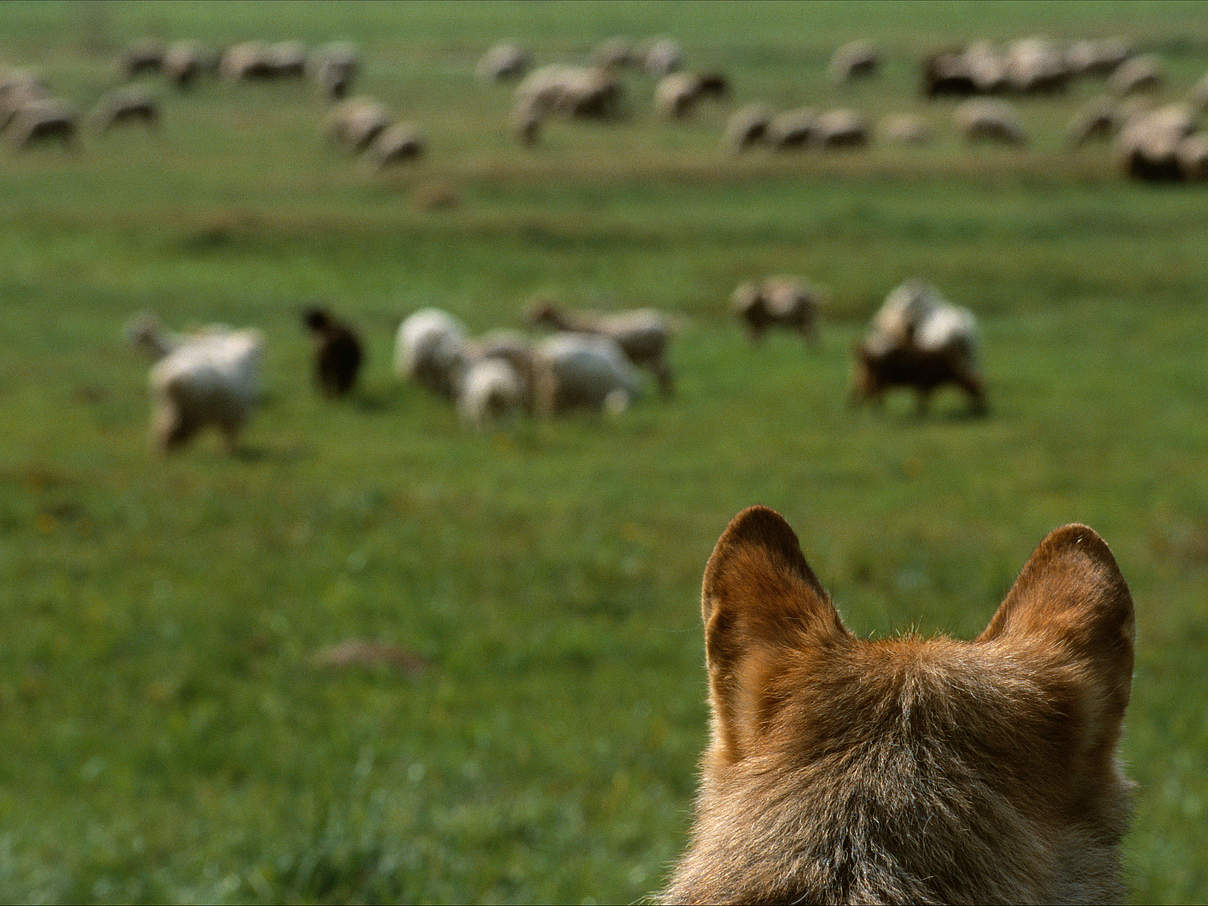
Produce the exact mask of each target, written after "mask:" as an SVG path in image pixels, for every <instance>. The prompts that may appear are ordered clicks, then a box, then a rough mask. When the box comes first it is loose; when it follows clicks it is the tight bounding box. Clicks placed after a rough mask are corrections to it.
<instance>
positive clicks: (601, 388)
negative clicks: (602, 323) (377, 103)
mask: <svg viewBox="0 0 1208 906" xmlns="http://www.w3.org/2000/svg"><path fill="white" fill-rule="evenodd" d="M638 390H639V383H638V377H637V373H636V372H635V371H634V370H633V366H632V365H631V364H630V363H629V360H628V359H627V358H626V357H625V353H624V352H622V351H621V347H620V346H619V345H618V344H617V342H616V341H615V340H613V339H611V338H610V337H603V336H593V335H591V334H583V333H560V334H555V335H554V336H552V337H547V338H546V339H544V340H542V341H541V342H540V343H538V344H537V347H536V349H535V350H534V354H533V396H534V403H535V406H536V410H537V412H538V414H540V415H543V416H552V415H557V414H559V413H562V412H566V411H568V410H571V409H576V408H589V409H596V410H600V409H604V410H607V411H610V412H619V411H622V410H624V409H626V408H628V406H629V404H630V403H631V402H632V401H633V400H634V399H636V398H637V397H638V395H639V394H638Z"/></svg>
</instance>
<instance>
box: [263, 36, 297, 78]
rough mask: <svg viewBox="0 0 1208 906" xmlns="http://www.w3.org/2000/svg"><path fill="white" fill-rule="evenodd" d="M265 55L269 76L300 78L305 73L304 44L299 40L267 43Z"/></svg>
mask: <svg viewBox="0 0 1208 906" xmlns="http://www.w3.org/2000/svg"><path fill="white" fill-rule="evenodd" d="M265 57H266V59H267V61H268V65H269V67H270V68H271V69H272V75H271V76H270V77H271V78H276V79H300V78H302V77H303V76H305V75H306V45H305V44H303V43H302V42H301V41H278V42H277V43H276V44H271V45H269V47H268V48H266V50H265Z"/></svg>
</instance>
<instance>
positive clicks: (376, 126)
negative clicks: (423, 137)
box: [325, 97, 390, 151]
mask: <svg viewBox="0 0 1208 906" xmlns="http://www.w3.org/2000/svg"><path fill="white" fill-rule="evenodd" d="M389 125H390V114H389V112H388V111H387V110H386V108H385V106H384V105H382V104H381V103H380V102H379V101H376V100H374V99H373V98H369V97H355V98H348V99H346V100H343V101H340V102H339V103H338V104H336V105H335V106H334V107H333V108H332V109H331V111H330V112H329V113H328V114H327V119H326V124H325V128H326V130H327V134H328V135H329V136H330V137H331V139H332V140H333V141H335V142H336V143H337V144H341V145H345V146H347V147H349V148H351V149H352V150H353V151H364V150H365V149H366V148H368V147H369V146H370V145H371V144H373V141H374V139H376V138H377V137H378V136H379V135H380V134H381V133H382V132H384V131H385V130H386V128H387V127H388V126H389Z"/></svg>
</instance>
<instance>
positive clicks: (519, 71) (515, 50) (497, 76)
mask: <svg viewBox="0 0 1208 906" xmlns="http://www.w3.org/2000/svg"><path fill="white" fill-rule="evenodd" d="M532 62H533V61H532V58H531V57H530V56H529V55H528V53H527V52H526V51H525V50H524V48H522V47H520V45H518V44H513V43H511V42H505V43H502V44H496V45H495V46H494V47H492V48H491V49H490V50H488V51H487V52H486V53H485V54H483V55H482V58H481V59H480V60H479V61H478V66H477V67H476V69H475V71H476V72H477V73H478V77H479V78H480V79H484V80H488V81H494V82H504V81H507V80H508V79H518V78H520V77H521V76H523V75H524V74H525V73H526V72H528V70H529V67H530V66H531V65H532Z"/></svg>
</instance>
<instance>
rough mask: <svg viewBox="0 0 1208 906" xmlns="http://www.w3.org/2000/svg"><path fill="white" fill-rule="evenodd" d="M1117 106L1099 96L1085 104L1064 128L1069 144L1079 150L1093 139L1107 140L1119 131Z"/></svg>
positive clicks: (1107, 98)
mask: <svg viewBox="0 0 1208 906" xmlns="http://www.w3.org/2000/svg"><path fill="white" fill-rule="evenodd" d="M1121 122H1122V120H1121V117H1120V111H1119V106H1118V105H1117V103H1116V102H1115V100H1113V99H1112V98H1110V97H1107V96H1106V95H1100V96H1099V97H1094V98H1091V99H1090V100H1089V101H1087V102H1086V104H1085V105H1083V107H1082V108H1081V109H1079V110H1078V112H1077V113H1075V114H1074V117H1073V119H1071V120H1070V123H1069V125H1068V126H1067V127H1066V135H1068V136H1069V142H1070V144H1071V145H1072V146H1073V147H1075V148H1080V147H1082V146H1083V145H1085V144H1086V143H1087V142H1089V141H1092V140H1094V139H1109V138H1111V137H1112V136H1113V135H1115V134H1116V132H1117V131H1118V130H1119V129H1120V123H1121Z"/></svg>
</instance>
